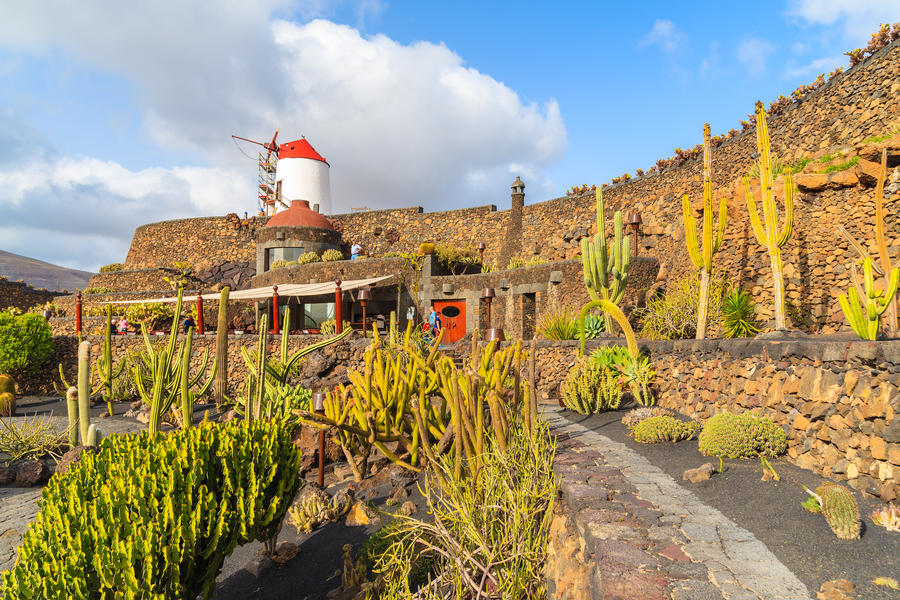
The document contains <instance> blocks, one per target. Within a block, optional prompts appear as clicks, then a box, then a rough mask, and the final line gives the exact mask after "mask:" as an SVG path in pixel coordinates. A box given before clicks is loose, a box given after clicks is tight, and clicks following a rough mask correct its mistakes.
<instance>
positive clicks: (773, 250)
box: [744, 101, 794, 329]
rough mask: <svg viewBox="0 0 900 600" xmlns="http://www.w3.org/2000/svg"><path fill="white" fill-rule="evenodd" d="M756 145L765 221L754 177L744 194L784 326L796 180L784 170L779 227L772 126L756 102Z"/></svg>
mask: <svg viewBox="0 0 900 600" xmlns="http://www.w3.org/2000/svg"><path fill="white" fill-rule="evenodd" d="M756 145H757V148H758V149H759V178H760V182H759V188H760V194H761V196H762V198H761V200H762V205H763V221H762V222H760V220H759V213H758V212H757V210H756V201H755V200H754V199H753V189H752V188H751V187H750V176H749V175H744V196H745V197H746V199H747V209H748V211H749V212H750V224H751V225H752V226H753V233H754V234H755V235H756V240H757V241H758V242H759V244H760V246H762V247H764V248H765V249H766V250H768V252H769V260H770V262H771V265H772V281H773V283H774V287H775V290H774V291H775V328H776V329H784V327H785V323H784V274H783V273H782V268H781V264H782V263H781V247H782V246H784V245H785V244H786V243H787V241H788V240H789V239H791V231H792V230H793V227H794V180H793V176H792V173H791V169H790V167H785V169H784V225H783V226H782V228H781V230H780V231H779V229H778V209H777V206H776V205H775V194H774V191H773V180H774V177H773V175H772V158H771V155H770V153H769V128H768V126H767V125H766V109H765V107H763V103H762V102H759V101H757V103H756Z"/></svg>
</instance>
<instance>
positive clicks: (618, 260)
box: [581, 187, 631, 331]
mask: <svg viewBox="0 0 900 600" xmlns="http://www.w3.org/2000/svg"><path fill="white" fill-rule="evenodd" d="M596 197H597V234H596V235H595V236H594V240H593V241H590V240H588V239H587V238H584V239H582V240H581V265H582V268H583V270H584V284H585V286H587V290H588V295H589V296H590V297H591V300H593V301H595V302H596V301H598V300H601V299H602V300H608V301H610V302H612V303H613V304H618V303H619V302H620V301H621V300H622V297H623V296H624V295H625V285H626V284H627V282H628V265H629V262H630V260H631V248H630V242H629V240H628V237H627V236H625V235H624V234H623V233H622V212H621V211H616V213H615V215H614V217H613V222H614V227H613V232H614V236H615V237H614V240H613V244H612V256H610V247H609V244H608V243H607V241H606V217H605V216H604V214H603V211H604V208H605V207H604V204H603V191H602V189H601V188H599V187H598V188H597V191H596ZM603 320H604V321H605V323H606V330H607V331H612V321H611V320H610V317H609V315H607V314H604V316H603ZM582 325H583V324H582ZM582 329H583V327H582Z"/></svg>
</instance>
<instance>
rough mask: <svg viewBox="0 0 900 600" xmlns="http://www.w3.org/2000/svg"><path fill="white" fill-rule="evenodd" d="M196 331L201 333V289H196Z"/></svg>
mask: <svg viewBox="0 0 900 600" xmlns="http://www.w3.org/2000/svg"><path fill="white" fill-rule="evenodd" d="M197 332H198V333H199V334H200V335H203V290H199V291H197Z"/></svg>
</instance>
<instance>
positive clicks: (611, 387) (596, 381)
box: [563, 359, 622, 415]
mask: <svg viewBox="0 0 900 600" xmlns="http://www.w3.org/2000/svg"><path fill="white" fill-rule="evenodd" d="M621 402H622V386H621V384H620V383H619V377H618V374H617V373H616V372H615V371H613V370H612V369H608V368H605V367H604V366H603V365H601V364H599V363H597V362H595V361H593V360H590V359H582V360H580V361H578V362H577V363H575V366H574V367H572V368H571V369H570V370H569V374H568V375H566V380H565V381H564V382H563V403H564V404H565V405H566V407H568V408H569V409H571V410H574V411H575V412H577V413H580V414H582V415H589V414H593V413H597V412H601V411H604V410H616V409H617V408H619V404H620V403H621Z"/></svg>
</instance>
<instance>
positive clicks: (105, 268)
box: [100, 263, 125, 273]
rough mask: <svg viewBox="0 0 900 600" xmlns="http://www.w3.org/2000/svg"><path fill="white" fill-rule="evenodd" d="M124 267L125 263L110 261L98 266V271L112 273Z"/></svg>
mask: <svg viewBox="0 0 900 600" xmlns="http://www.w3.org/2000/svg"><path fill="white" fill-rule="evenodd" d="M124 268H125V265H123V264H122V263H110V264H108V265H103V266H102V267H100V272H101V273H113V272H115V271H121V270H122V269H124Z"/></svg>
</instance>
